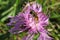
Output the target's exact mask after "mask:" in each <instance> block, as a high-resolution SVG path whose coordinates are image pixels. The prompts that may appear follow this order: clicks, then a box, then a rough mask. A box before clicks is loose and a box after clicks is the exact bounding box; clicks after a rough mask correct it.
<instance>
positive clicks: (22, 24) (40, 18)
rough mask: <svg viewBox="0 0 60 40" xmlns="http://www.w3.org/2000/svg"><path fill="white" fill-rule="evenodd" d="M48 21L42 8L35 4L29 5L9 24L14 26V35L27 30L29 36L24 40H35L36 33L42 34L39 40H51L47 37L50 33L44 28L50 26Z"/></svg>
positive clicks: (12, 30)
mask: <svg viewBox="0 0 60 40" xmlns="http://www.w3.org/2000/svg"><path fill="white" fill-rule="evenodd" d="M31 11H33V12H34V13H32V12H31ZM34 15H35V16H34ZM48 19H49V18H48V17H47V16H46V15H45V14H44V13H43V12H42V6H41V5H39V4H38V3H36V2H33V3H31V4H30V3H28V4H27V5H26V6H25V8H24V9H23V11H22V12H21V13H19V14H18V15H17V16H15V17H13V18H12V20H11V22H10V23H8V24H9V25H13V26H14V27H13V28H12V29H11V30H10V32H11V33H13V34H16V33H21V32H24V31H25V30H27V32H28V35H27V36H25V37H24V38H23V40H33V37H34V34H36V33H40V36H39V38H38V39H37V40H51V37H49V36H48V35H47V33H48V32H47V31H46V30H45V28H44V26H47V25H48Z"/></svg>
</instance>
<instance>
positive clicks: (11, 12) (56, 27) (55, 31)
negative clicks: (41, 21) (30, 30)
mask: <svg viewBox="0 0 60 40" xmlns="http://www.w3.org/2000/svg"><path fill="white" fill-rule="evenodd" d="M33 1H36V2H37V3H39V4H41V5H42V8H43V12H44V13H46V15H48V16H49V25H48V26H47V27H46V30H48V31H49V35H50V36H51V37H52V38H53V39H54V40H60V0H0V40H21V38H22V37H23V36H24V34H25V33H20V34H16V35H14V34H11V33H9V30H10V28H11V27H9V26H7V25H6V24H7V23H8V22H9V18H8V17H9V16H16V15H17V14H18V13H19V12H21V11H22V9H23V8H24V6H25V5H26V4H27V3H28V2H33ZM37 36H38V35H35V37H34V40H36V38H37Z"/></svg>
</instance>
